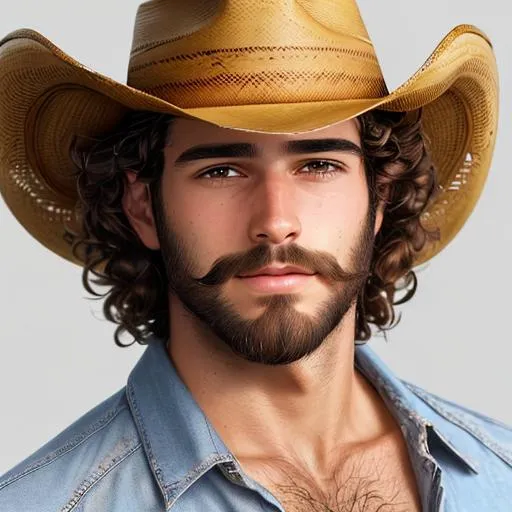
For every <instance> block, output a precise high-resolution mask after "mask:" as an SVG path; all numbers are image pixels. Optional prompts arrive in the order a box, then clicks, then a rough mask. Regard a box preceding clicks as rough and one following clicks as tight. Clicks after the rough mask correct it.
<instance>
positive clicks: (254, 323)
mask: <svg viewBox="0 0 512 512" xmlns="http://www.w3.org/2000/svg"><path fill="white" fill-rule="evenodd" d="M155 214H156V218H157V228H158V235H159V239H160V246H161V250H162V256H163V260H164V263H165V267H166V272H167V278H168V284H169V292H171V293H174V294H176V296H177V297H178V299H179V300H180V301H181V302H182V303H183V304H184V305H185V307H186V308H187V309H188V310H189V311H190V312H191V313H192V314H193V315H195V316H196V317H197V318H198V319H199V320H201V322H202V323H203V324H204V326H205V327H206V328H207V329H209V330H210V331H211V332H213V333H214V334H215V335H216V336H217V337H218V338H219V339H220V340H222V341H223V342H224V343H225V344H226V345H227V346H228V347H229V348H230V349H231V350H232V351H233V352H234V353H235V354H236V355H238V356H240V357H242V358H244V359H246V360H248V361H251V362H255V363H262V364H266V365H284V364H289V363H293V362H295V361H299V360H300V359H303V358H305V357H307V356H309V355H310V354H312V353H313V352H315V351H316V350H317V349H318V348H319V347H320V345H322V342H323V341H324V340H325V339H326V338H327V337H328V335H329V334H330V333H331V332H332V331H333V330H334V329H336V327H337V326H338V325H339V324H340V323H341V321H342V319H343V318H344V316H345V314H346V313H347V311H348V310H349V309H350V307H351V306H352V305H353V304H354V303H355V302H356V300H357V297H358V295H359V292H360V290H361V289H362V286H363V285H364V283H365V281H366V279H367V277H368V271H369V267H370V262H371V257H372V252H373V243H374V234H373V225H374V218H375V216H374V214H373V213H372V209H371V208H370V209H369V212H368V215H367V217H366V219H365V222H364V226H363V227H362V229H361V231H360V233H359V237H358V240H357V241H356V245H355V246H354V247H353V248H352V250H351V255H350V256H351V262H350V266H351V267H352V270H350V271H346V270H344V269H342V268H341V267H340V265H339V264H338V262H337V260H336V258H334V256H332V255H331V254H329V253H325V252H321V251H307V250H305V249H302V248H301V247H299V246H298V245H296V244H290V245H283V246H274V247H272V246H269V245H259V246H256V247H254V248H253V249H251V250H250V251H248V252H243V253H236V254H230V255H227V256H222V257H221V258H219V259H218V260H217V261H216V262H215V263H214V264H213V266H212V268H211V270H210V271H209V272H208V273H207V274H206V275H204V276H202V277H194V271H193V268H194V258H193V255H192V254H190V252H189V251H187V249H186V247H185V244H184V243H183V242H182V241H181V240H180V239H179V237H178V236H177V234H176V233H174V232H173V231H172V230H171V229H170V227H169V226H168V223H167V222H166V221H165V217H164V215H163V212H162V211H161V208H160V207H159V206H157V205H155ZM274 262H279V263H282V264H290V265H299V266H301V267H304V268H306V269H308V270H310V271H312V272H317V273H318V274H319V275H320V276H322V277H324V278H326V279H327V282H328V283H330V284H331V285H332V292H331V293H330V294H329V296H328V297H327V298H326V299H325V300H324V301H323V302H322V303H321V304H319V305H318V308H317V310H316V311H315V312H314V313H312V314H308V313H301V312H299V311H297V310H296V308H295V307H294V304H295V303H296V302H297V301H299V300H300V295H299V294H271V295H263V296H260V297H258V298H257V299H256V300H257V303H258V305H259V306H263V309H264V312H263V313H262V314H261V315H260V316H259V317H258V318H255V319H246V318H243V317H242V316H241V315H240V313H239V312H238V311H237V309H236V308H235V306H234V305H233V304H232V303H230V302H229V300H227V299H226V298H225V297H224V296H223V288H224V286H223V285H224V284H225V283H226V282H227V281H228V280H229V279H231V278H233V277H234V276H236V275H238V274H241V273H247V272H251V271H254V270H257V269H259V268H261V267H263V266H265V265H267V264H270V263H274ZM196 274H197V272H196Z"/></svg>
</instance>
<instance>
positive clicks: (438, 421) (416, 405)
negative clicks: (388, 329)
mask: <svg viewBox="0 0 512 512" xmlns="http://www.w3.org/2000/svg"><path fill="white" fill-rule="evenodd" d="M355 366H356V368H357V369H358V370H359V371H360V372H361V373H362V374H363V375H364V376H365V377H366V378H367V380H368V381H369V382H371V383H372V384H373V386H374V387H375V388H376V390H377V391H378V392H379V394H380V395H381V397H382V399H383V400H384V402H385V403H386V405H387V407H388V409H389V410H390V412H391V413H392V414H393V416H394V417H395V418H396V420H397V421H398V422H399V424H400V425H405V426H406V428H407V430H408V431H409V432H416V433H417V435H418V438H419V437H421V436H424V439H425V442H426V443H427V445H428V448H429V451H432V450H430V448H432V447H431V446H430V444H429V442H428V441H427V432H430V433H431V435H432V436H433V437H434V438H435V441H436V443H437V444H438V445H440V446H442V447H443V448H444V449H445V450H446V451H447V452H448V453H449V455H451V456H452V457H451V458H452V459H453V460H454V461H456V462H458V463H460V464H463V465H465V466H466V467H467V468H469V469H470V470H471V471H472V472H473V473H478V464H477V462H476V461H475V459H476V457H477V454H475V455H474V456H472V455H473V454H472V453H470V449H469V448H468V446H469V444H468V443H467V437H468V436H469V437H470V435H469V434H468V433H467V432H465V431H464V430H463V429H461V428H460V427H459V426H457V425H456V424H455V423H453V422H451V421H449V420H448V419H447V418H445V417H444V416H442V415H441V414H439V413H438V412H437V411H436V410H434V409H433V408H432V407H430V406H429V405H428V404H427V403H426V402H425V401H424V400H422V399H421V398H420V397H419V396H418V395H417V394H416V393H414V392H413V390H412V389H414V388H415V387H414V386H410V385H408V384H407V383H406V382H405V381H402V380H401V379H399V378H398V377H396V375H394V373H393V372H392V371H391V370H390V368H389V367H388V366H387V365H386V364H385V363H384V362H383V361H382V359H380V358H379V357H378V356H377V354H376V353H375V351H373V350H372V349H371V348H370V346H369V345H368V344H364V345H357V346H356V350H355ZM418 389H419V388H418ZM432 441H433V440H432Z"/></svg>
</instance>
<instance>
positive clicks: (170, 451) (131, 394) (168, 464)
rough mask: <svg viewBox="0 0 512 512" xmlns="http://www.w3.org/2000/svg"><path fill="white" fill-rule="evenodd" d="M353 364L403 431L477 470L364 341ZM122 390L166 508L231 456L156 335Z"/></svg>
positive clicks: (455, 435)
mask: <svg viewBox="0 0 512 512" xmlns="http://www.w3.org/2000/svg"><path fill="white" fill-rule="evenodd" d="M355 365H356V367H357V368H358V369H359V371H360V372H361V373H362V374H363V375H364V376H365V377H366V378H367V379H368V380H369V381H370V383H372V384H373V386H374V387H375V388H376V389H377V391H378V392H379V394H380V395H381V396H382V398H383V400H384V402H385V403H386V405H387V406H388V409H389V410H390V411H391V413H392V414H393V415H394V416H395V418H396V419H397V420H398V422H399V423H400V425H401V426H402V427H404V426H406V429H407V431H409V432H410V431H411V430H416V431H418V432H419V431H420V430H421V429H423V430H424V431H425V429H426V428H427V427H429V428H431V429H432V430H433V432H434V433H435V435H436V436H437V438H438V440H439V442H440V443H441V444H442V445H443V446H444V447H445V448H446V450H448V451H449V452H450V453H451V454H452V455H453V458H455V459H456V460H457V461H459V462H460V463H462V464H465V465H466V466H468V467H469V468H470V469H471V470H472V471H474V472H477V467H476V464H475V463H474V462H472V461H471V459H470V458H469V457H468V456H467V454H465V453H464V447H463V446H462V444H461V445H459V444H458V439H459V437H460V435H461V432H462V431H461V429H459V428H458V427H456V426H455V425H453V424H452V423H450V422H449V421H448V420H446V419H445V418H443V417H442V416H440V415H438V414H437V413H436V412H435V411H434V410H433V409H431V408H430V407H428V405H426V404H425V402H423V401H422V400H421V399H419V398H418V397H417V396H416V395H415V394H414V393H413V392H412V391H411V390H410V389H409V388H408V387H407V386H406V385H405V383H404V382H402V381H401V380H399V379H398V378H397V377H395V376H394V375H393V373H392V372H391V371H390V369H389V368H388V367H387V366H386V365H385V364H384V363H383V362H382V360H381V359H379V358H378V357H377V355H376V354H375V352H374V351H372V350H371V349H370V347H369V346H368V345H359V346H357V347H356V351H355ZM126 391H127V397H128V402H129V404H130V409H131V411H132V414H133V417H134V420H135V423H136V426H137V429H138V432H139V435H140V436H141V439H142V444H143V446H144V450H145V452H146V455H147V458H148V461H149V464H150V466H151V470H152V472H153V474H154V476H155V478H156V481H157V482H158V485H159V487H160V490H161V492H162V494H163V496H164V499H165V503H166V509H169V508H170V507H171V505H172V504H173V503H174V502H175V501H176V500H177V499H178V497H179V496H180V494H181V493H182V492H184V491H185V490H186V489H187V488H188V487H189V486H190V485H191V484H192V483H193V481H195V480H196V479H198V478H200V477H201V476H202V475H203V474H204V473H206V472H207V471H208V470H210V469H211V468H212V467H214V466H216V465H217V464H220V463H232V462H234V461H235V460H236V459H235V457H234V456H233V454H231V452H230V451H229V449H228V448H227V447H226V445H225V444H224V442H223V441H222V439H221V438H220V437H219V435H218V434H217V432H216V431H215V429H214V428H213V426H212V425H211V423H210V422H209V421H208V419H207V418H206V416H205V415H204V413H203V412H202V410H201V408H200V407H199V404H198V403H197V402H196V401H195V399H194V397H193V396H192V394H191V393H190V391H189V390H188V388H187V387H186V386H185V384H184V383H183V381H182V380H181V378H180V376H179V374H178V373H177V371H176V369H175V367H174V365H173V364H172V362H171V360H170V358H169V357H168V354H167V351H166V347H165V343H164V342H163V341H162V340H160V339H158V338H156V337H152V338H150V339H149V340H148V347H147V348H146V350H145V351H144V353H143V355H142V357H141V358H140V360H139V361H138V363H137V364H136V366H135V367H134V369H133V370H132V372H131V373H130V376H129V378H128V383H127V386H126Z"/></svg>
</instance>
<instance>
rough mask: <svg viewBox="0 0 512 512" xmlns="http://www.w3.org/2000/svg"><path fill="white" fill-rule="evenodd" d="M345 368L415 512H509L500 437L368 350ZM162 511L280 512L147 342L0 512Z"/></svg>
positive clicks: (4, 480) (25, 469)
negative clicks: (121, 379)
mask: <svg viewBox="0 0 512 512" xmlns="http://www.w3.org/2000/svg"><path fill="white" fill-rule="evenodd" d="M355 364H356V367H357V368H358V370H359V371H360V372H361V373H362V374H363V375H364V376H365V377H366V378H367V379H368V380H369V381H370V382H371V383H372V384H373V386H374V387H375V388H376V389H377V391H378V392H379V394H380V395H381V397H382V399H383V400H384V402H385V404H386V406H387V407H388V408H389V410H390V411H391V413H392V414H393V416H394V417H395V418H396V420H397V422H398V424H399V425H400V427H401V430H402V433H403V435H404V438H405V441H406V443H407V447H408V451H409V457H410V460H411V462H412V466H413V469H414V474H415V477H416V482H417V485H418V490H419V494H420V498H421V502H422V509H423V510H424V511H427V512H434V511H441V510H442V511H445V512H467V511H476V512H487V511H493V512H510V511H512V429H511V428H510V427H508V426H506V425H503V424H501V423H499V422H497V421H494V420H492V419H490V418H487V417H485V416H483V415H481V414H478V413H476V412H473V411H470V410H468V409H466V408H463V407H460V406H458V405H456V404H454V403H452V402H448V401H446V400H443V399H442V398H439V397H437V396H434V395H432V394H430V393H427V392H426V391H424V390H422V389H420V388H418V387H416V386H413V385H412V384H409V383H406V382H403V381H401V380H399V379H398V378H397V377H395V376H394V375H393V373H392V372H391V371H390V370H389V369H388V368H387V367H386V366H385V365H384V364H383V362H382V361H381V360H380V359H379V358H378V357H377V356H376V354H375V353H374V352H373V351H372V350H371V349H370V347H368V346H365V345H363V346H358V347H357V348H356V358H355ZM240 413H242V411H240ZM165 510H171V511H172V512H194V511H198V512H221V511H222V512H226V511H230V512H231V511H232V512H239V511H241V512H271V511H283V510H284V509H283V507H282V505H281V504H280V503H279V501H278V500H277V499H276V498H275V496H274V495H273V494H272V493H271V492H270V491H269V490H268V489H266V488H265V487H263V486H262V485H260V484H259V483H258V482H256V481H255V480H253V479H251V478H250V477H249V476H248V475H247V474H245V473H244V471H243V469H242V468H241V466H240V464H239V462H238V461H237V459H236V457H235V456H234V455H233V454H232V453H230V451H229V450H228V448H227V447H226V446H225V444H224V443H223V441H222V439H221V438H220V437H219V435H218V434H217V432H216V431H215V429H214V428H213V426H212V424H211V423H210V422H209V421H208V418H207V417H206V416H205V414H204V413H203V412H202V410H201V408H200V407H199V406H198V404H197V402H196V401H195V400H194V398H193V396H192V394H191V393H190V391H189V390H188V388H187V387H186V386H185V384H184V383H183V381H182V380H181V379H180V377H179V375H178V373H177V372H176V370H175V368H174V366H173V364H172V362H171V360H170V358H169V357H168V355H167V352H166V350H165V345H164V343H163V341H162V340H159V339H156V338H153V339H151V340H150V342H149V344H148V347H147V348H146V349H145V351H144V353H143V355H142V357H141V358H140V360H139V362H138V363H137V365H136V366H135V368H134V369H133V371H132V372H131V374H130V376H129V378H128V383H127V385H126V387H125V388H123V389H122V390H120V391H119V392H117V393H116V394H115V395H113V396H112V397H110V398H108V399H107V400H105V401H104V402H103V403H101V404H100V405H98V406H97V407H95V408H94V409H92V410H91V411H89V412H88V413H86V414H85V415H84V416H82V417H81V418H80V419H78V420H77V421H76V422H75V423H74V424H72V425H71V426H70V427H68V428H67V429H66V430H64V431H63V432H62V433H61V434H59V435H58V436H57V437H55V438H54V439H53V440H51V441H50V442H48V443H47V444H46V445H45V446H43V447H42V448H40V449H39V450H38V451H37V452H35V453H34V454H33V455H31V456H30V457H29V458H27V459H26V460H25V461H23V462H21V463H20V464H18V465H17V466H16V467H14V468H13V469H12V470H10V471H9V472H8V473H7V474H6V475H4V476H3V477H1V478H0V512H71V511H73V512H156V511H159V512H160V511H165Z"/></svg>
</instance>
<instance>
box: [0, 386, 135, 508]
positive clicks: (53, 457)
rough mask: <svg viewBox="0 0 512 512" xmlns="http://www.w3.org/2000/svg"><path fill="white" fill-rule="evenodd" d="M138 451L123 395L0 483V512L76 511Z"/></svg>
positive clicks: (93, 412) (97, 409)
mask: <svg viewBox="0 0 512 512" xmlns="http://www.w3.org/2000/svg"><path fill="white" fill-rule="evenodd" d="M139 449H140V439H139V436H138V433H137V430H136V427H135V425H134V423H133V419H132V416H131V413H130V410H129V407H128V402H127V399H126V394H125V390H124V389H123V390H121V391H119V392H118V393H116V394H115V395H113V396H111V397H110V398H108V399H107V400H105V401H104V402H102V403H101V404H99V405H98V406H96V407H95V408H94V409H92V410H91V411H89V412H88V413H86V414H85V415H83V416H82V417H81V418H79V419H78V420H77V421H76V422H74V423H73V424H72V425H71V426H69V427H68V428H66V429H65V430H64V431H63V432H61V433H60V434H59V435H58V436H56V437H55V438H54V439H52V440H51V441H49V442H48V443H47V444H45V445H44V446H43V447H42V448H40V449H39V450H37V451H36V452H35V453H34V454H32V455H31V456H30V457H28V458H27V459H26V460H24V461H23V462H21V463H19V464H18V465H17V466H15V467H14V468H12V469H11V470H10V471H9V472H8V473H6V474H5V475H4V476H2V477H0V510H2V511H4V510H5V511H7V510H8V511H9V512H17V511H23V512H35V511H37V512H46V511H48V512H50V511H51V512H55V511H56V510H65V511H68V510H69V511H70V510H74V508H75V504H76V503H78V502H79V501H80V500H81V498H82V496H83V495H84V494H86V493H88V492H89V491H90V489H91V488H92V487H95V488H96V487H98V485H99V484H100V483H101V481H102V479H103V478H104V477H105V476H106V475H107V474H110V473H111V472H113V471H115V470H116V468H118V467H120V466H121V465H123V464H126V461H127V460H128V459H129V457H130V456H131V455H132V454H133V453H135V452H136V451H137V450H139Z"/></svg>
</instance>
